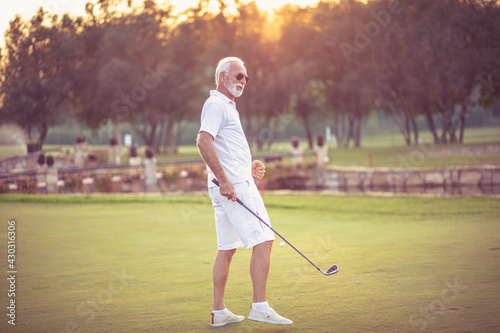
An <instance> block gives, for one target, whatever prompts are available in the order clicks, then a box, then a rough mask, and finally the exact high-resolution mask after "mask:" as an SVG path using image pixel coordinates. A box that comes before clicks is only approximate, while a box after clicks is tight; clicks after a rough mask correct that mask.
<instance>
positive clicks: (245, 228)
mask: <svg viewBox="0 0 500 333" xmlns="http://www.w3.org/2000/svg"><path fill="white" fill-rule="evenodd" d="M234 188H235V189H236V195H237V197H238V199H240V200H241V201H242V202H243V203H244V204H245V205H246V206H247V207H248V208H250V209H252V210H253V211H254V212H255V213H257V215H259V216H260V217H261V218H262V219H263V220H264V221H265V222H266V223H267V224H269V225H271V222H270V220H269V215H268V214H267V210H266V207H265V206H264V201H262V197H261V196H260V193H259V190H258V189H257V186H256V185H255V183H254V182H253V181H252V182H250V181H245V182H242V183H238V184H234ZM208 192H209V194H210V198H211V199H212V204H213V206H214V210H215V230H216V232H217V244H218V249H219V250H232V249H236V248H238V247H242V246H244V247H245V248H246V249H249V248H252V247H254V246H255V245H258V244H260V243H263V242H267V241H272V240H274V233H273V231H272V230H271V229H269V228H268V227H267V226H266V225H265V224H263V223H262V222H260V221H259V219H258V218H256V217H255V216H253V215H252V214H251V213H250V212H249V211H248V210H246V209H245V208H244V207H243V206H242V205H240V204H239V203H237V202H236V201H231V200H229V199H227V198H226V197H224V196H222V195H221V194H220V192H219V188H218V187H211V188H209V189H208Z"/></svg>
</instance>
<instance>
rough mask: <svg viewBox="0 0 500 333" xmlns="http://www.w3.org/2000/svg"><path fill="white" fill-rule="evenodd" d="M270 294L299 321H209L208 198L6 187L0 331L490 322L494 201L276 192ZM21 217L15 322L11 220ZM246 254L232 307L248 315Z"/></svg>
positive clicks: (479, 328) (499, 228)
mask: <svg viewBox="0 0 500 333" xmlns="http://www.w3.org/2000/svg"><path fill="white" fill-rule="evenodd" d="M264 200H265V201H266V203H267V205H268V210H269V213H270V215H271V218H272V222H273V225H274V227H275V228H276V229H277V230H278V231H279V232H280V233H282V234H283V235H284V236H285V237H287V239H288V240H289V241H291V242H292V243H293V244H294V245H295V246H296V247H297V248H299V249H300V250H301V251H303V252H304V253H305V254H306V255H307V256H308V257H309V258H310V259H311V260H313V261H314V262H315V263H316V264H317V265H319V266H320V267H322V268H323V269H326V268H328V267H329V266H330V265H332V264H337V265H338V266H339V272H338V274H336V275H333V276H323V275H322V274H321V273H319V272H318V271H317V270H316V269H315V268H314V267H312V266H311V265H310V264H309V263H307V262H306V261H305V260H304V259H303V258H302V257H300V256H299V255H298V254H297V253H296V252H295V251H293V249H291V248H290V247H288V246H285V247H280V246H279V242H280V240H279V239H278V238H277V241H276V242H275V244H274V248H273V254H272V267H271V274H270V277H269V283H268V300H269V303H270V305H271V306H272V307H273V308H275V309H276V310H277V311H278V312H279V313H280V314H282V315H283V316H286V317H288V318H290V319H292V320H293V321H294V324H293V325H292V326H287V327H279V326H274V325H269V324H263V323H257V322H252V321H248V320H245V321H243V322H241V323H237V324H232V325H228V326H226V327H223V328H218V329H215V328H211V327H210V326H209V315H210V312H211V309H212V280H211V278H212V272H211V271H212V263H213V259H214V256H215V249H216V239H215V231H214V222H213V210H212V207H211V205H210V202H209V200H208V198H207V197H206V196H179V197H173V196H172V197H162V198H139V197H114V196H94V197H91V198H87V197H63V196H50V197H43V196H29V197H23V196H8V195H2V196H0V215H1V218H2V220H3V221H2V223H1V225H2V229H3V230H1V231H0V233H1V235H2V236H1V244H3V245H2V246H1V250H0V260H1V262H2V263H3V264H2V267H3V268H2V270H3V274H2V275H3V276H4V278H2V283H1V290H0V303H1V304H2V307H1V308H2V309H3V310H1V311H0V312H1V318H3V319H2V322H1V324H0V331H2V332H10V331H12V332H37V333H38V332H217V331H220V332H420V331H425V332H498V331H500V316H499V313H500V200H499V199H498V198H480V197H454V198H451V197H443V198H434V197H432V198H430V197H372V196H336V195H320V194H318V195H304V194H302V195H299V194H295V195H273V194H266V195H265V196H264ZM10 219H14V220H15V221H16V227H17V229H16V232H17V244H16V245H17V253H16V254H17V257H16V259H17V262H16V263H17V267H16V269H17V271H18V274H17V281H16V298H15V299H16V315H17V317H16V326H15V328H14V327H11V326H10V325H8V324H7V320H8V317H6V313H7V309H6V306H7V304H8V301H9V299H8V298H7V291H8V285H7V283H6V279H5V277H6V276H7V273H6V272H7V270H8V268H7V258H6V256H7V250H6V245H5V244H6V233H7V221H8V220H10ZM250 255H251V251H250V250H244V249H241V250H238V251H237V253H236V255H235V257H234V259H233V264H232V267H231V272H230V277H229V281H228V285H227V290H226V305H227V307H228V308H229V309H230V310H231V311H233V312H234V313H236V314H242V315H245V317H246V316H247V315H248V311H249V309H250V305H251V301H252V294H251V292H252V288H251V280H250V277H249V269H248V266H249V259H250Z"/></svg>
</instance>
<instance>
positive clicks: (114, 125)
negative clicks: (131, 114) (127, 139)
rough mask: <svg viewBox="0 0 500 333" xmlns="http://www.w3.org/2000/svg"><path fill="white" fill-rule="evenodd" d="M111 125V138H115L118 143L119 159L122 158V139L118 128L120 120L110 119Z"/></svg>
mask: <svg viewBox="0 0 500 333" xmlns="http://www.w3.org/2000/svg"><path fill="white" fill-rule="evenodd" d="M111 126H112V132H113V138H115V139H116V142H117V144H118V154H119V156H120V161H122V160H123V156H122V155H123V149H122V147H123V140H122V133H121V130H120V121H119V120H118V119H117V118H113V119H111Z"/></svg>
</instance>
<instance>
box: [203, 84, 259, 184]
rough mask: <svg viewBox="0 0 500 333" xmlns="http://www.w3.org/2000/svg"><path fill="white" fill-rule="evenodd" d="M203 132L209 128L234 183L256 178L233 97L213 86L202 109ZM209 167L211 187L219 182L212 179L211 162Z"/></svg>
mask: <svg viewBox="0 0 500 333" xmlns="http://www.w3.org/2000/svg"><path fill="white" fill-rule="evenodd" d="M200 132H207V133H208V134H210V135H211V136H212V137H213V138H214V145H215V149H216V150H217V155H218V156H219V160H220V162H221V164H222V167H223V168H224V171H225V172H226V174H227V176H228V177H229V180H230V181H231V183H233V184H238V183H241V182H244V181H251V180H252V179H253V178H252V155H251V153H250V147H249V146H248V142H247V139H246V136H245V133H244V132H243V127H242V126H241V121H240V114H239V113H238V111H237V110H236V103H235V102H234V101H232V100H231V99H229V98H228V97H227V96H225V95H224V94H222V93H220V92H218V91H217V90H211V91H210V97H209V98H208V99H207V100H206V102H205V104H204V105H203V109H202V110H201V126H200ZM207 171H208V187H214V186H216V185H215V184H213V183H212V179H213V178H214V177H215V175H214V174H213V172H212V170H210V168H209V167H208V165H207Z"/></svg>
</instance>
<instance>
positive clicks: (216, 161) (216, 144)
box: [197, 57, 292, 326]
mask: <svg viewBox="0 0 500 333" xmlns="http://www.w3.org/2000/svg"><path fill="white" fill-rule="evenodd" d="M249 80H250V78H249V77H248V74H247V70H246V68H245V66H244V63H243V61H242V60H241V59H239V58H235V57H228V58H224V59H222V60H221V61H220V62H219V63H218V65H217V68H216V71H215V84H216V89H215V90H211V91H210V97H209V98H208V99H207V100H206V102H205V104H204V105H203V109H202V112H201V127H200V131H199V133H198V137H197V146H198V150H199V152H200V155H201V157H202V158H203V160H204V161H205V163H206V164H207V171H208V191H209V194H210V198H211V199H212V204H213V207H214V210H215V227H216V233H217V243H218V251H217V255H216V257H215V261H214V266H213V285H214V304H213V311H212V313H211V317H210V325H211V326H224V325H226V324H229V323H235V322H239V321H242V320H244V319H245V317H244V316H238V315H234V314H233V313H232V312H231V311H229V310H228V309H227V308H226V306H225V304H224V291H225V288H226V282H227V278H228V274H229V267H230V264H231V260H232V258H233V255H234V253H235V252H236V249H237V248H238V247H243V246H244V247H245V248H246V249H250V248H252V257H251V260H250V276H251V278H252V285H253V303H252V307H251V310H250V313H249V315H248V319H250V320H255V321H261V322H266V323H270V324H278V325H290V324H292V321H291V320H289V319H286V318H284V317H281V316H280V315H279V314H277V313H276V311H274V310H273V309H272V308H271V307H270V306H269V304H268V303H267V299H266V284H267V278H268V275H269V268H270V263H271V248H272V245H273V241H274V234H273V232H272V231H271V230H270V229H269V228H267V227H266V226H264V225H263V224H262V223H260V221H259V220H258V219H257V218H255V217H254V216H252V215H251V214H250V213H249V212H248V211H247V210H246V209H244V208H243V207H242V206H241V205H239V204H238V203H236V197H238V198H239V199H241V200H242V201H243V202H245V203H246V204H247V205H248V206H250V207H251V208H252V209H253V210H254V211H255V212H257V213H258V214H259V216H261V217H262V218H263V219H264V220H266V221H269V216H268V214H267V211H266V208H265V206H264V202H263V201H262V198H261V196H260V193H259V191H258V189H257V186H256V185H255V182H254V179H253V177H255V178H257V179H261V178H262V177H263V176H264V173H265V166H264V164H263V163H262V162H260V161H253V162H252V159H251V158H252V157H251V154H250V148H249V146H248V142H247V139H246V137H245V133H244V132H243V128H242V126H241V121H240V116H239V113H238V111H237V110H236V104H235V102H234V99H235V98H236V97H240V96H241V95H242V93H243V90H244V89H245V86H246V84H247V83H248V81H249ZM214 178H216V179H217V180H218V181H219V187H217V186H216V185H215V184H213V183H212V179H214Z"/></svg>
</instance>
